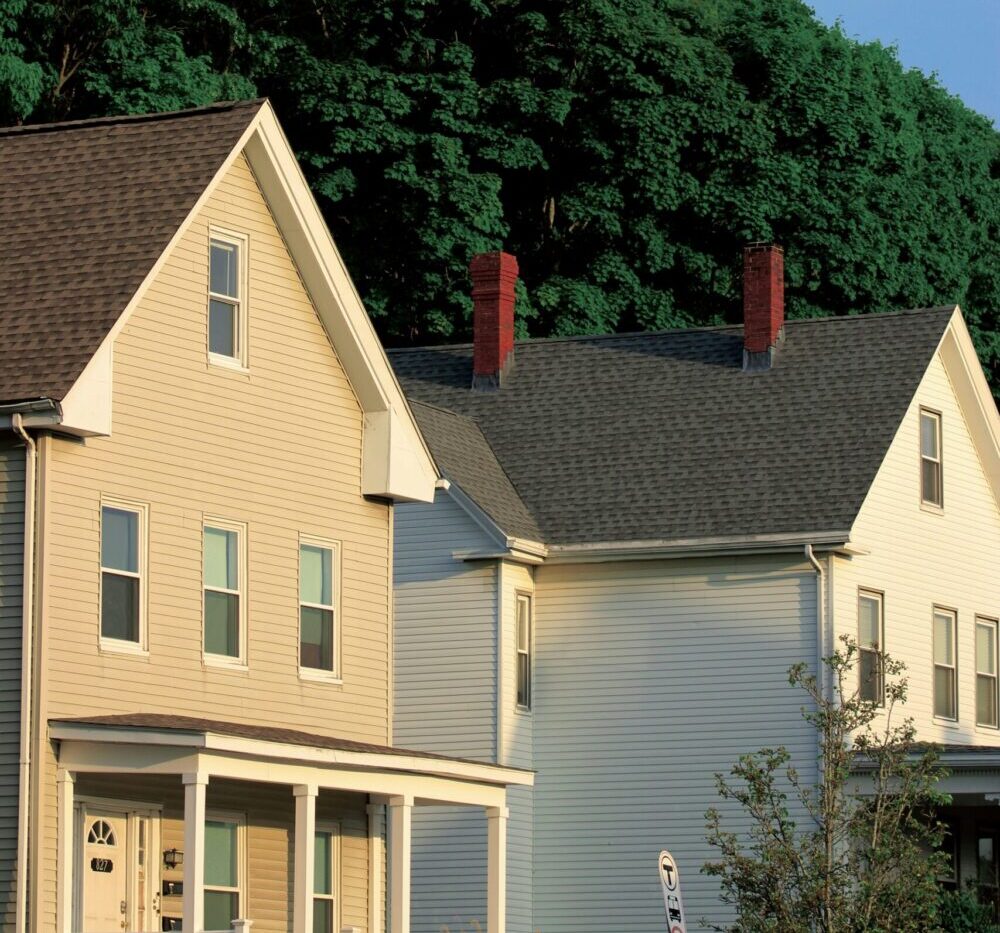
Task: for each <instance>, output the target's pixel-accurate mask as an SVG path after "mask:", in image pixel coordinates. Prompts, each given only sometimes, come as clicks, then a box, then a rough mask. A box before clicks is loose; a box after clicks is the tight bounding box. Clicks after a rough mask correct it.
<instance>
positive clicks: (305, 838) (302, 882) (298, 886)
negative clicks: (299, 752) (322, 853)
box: [292, 784, 319, 933]
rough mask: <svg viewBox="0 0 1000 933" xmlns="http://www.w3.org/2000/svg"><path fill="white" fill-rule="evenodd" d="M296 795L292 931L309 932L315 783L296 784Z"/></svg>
mask: <svg viewBox="0 0 1000 933" xmlns="http://www.w3.org/2000/svg"><path fill="white" fill-rule="evenodd" d="M292 793H293V794H294V795H295V865H294V867H293V869H292V875H293V878H294V889H293V898H294V899H293V901H292V929H293V931H294V933H312V928H313V883H314V875H315V871H316V864H315V863H316V795H317V794H318V793H319V789H318V788H317V786H316V785H315V784H297V785H296V786H295V787H293V788H292Z"/></svg>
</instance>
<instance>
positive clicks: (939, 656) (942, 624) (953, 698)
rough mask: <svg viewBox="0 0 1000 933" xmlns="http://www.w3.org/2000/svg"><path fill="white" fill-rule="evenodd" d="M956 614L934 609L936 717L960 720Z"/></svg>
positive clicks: (947, 610) (948, 610) (950, 611)
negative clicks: (956, 655) (956, 656)
mask: <svg viewBox="0 0 1000 933" xmlns="http://www.w3.org/2000/svg"><path fill="white" fill-rule="evenodd" d="M956 625H957V617H956V614H955V613H954V612H953V611H952V610H950V609H938V608H935V609H934V715H935V716H940V717H941V718H942V719H958V679H957V677H956V676H955V674H956V672H955V628H956Z"/></svg>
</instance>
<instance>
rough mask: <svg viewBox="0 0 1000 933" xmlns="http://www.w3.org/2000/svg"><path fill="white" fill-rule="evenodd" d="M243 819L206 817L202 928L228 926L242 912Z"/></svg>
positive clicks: (221, 928) (224, 928)
mask: <svg viewBox="0 0 1000 933" xmlns="http://www.w3.org/2000/svg"><path fill="white" fill-rule="evenodd" d="M242 829H243V821H242V820H241V819H240V818H237V817H225V818H210V819H207V820H205V929H206V930H228V929H230V928H231V927H232V923H233V921H234V920H238V919H240V917H241V916H242V914H241V908H242V903H241V901H242V898H243V878H242V874H243V859H242V854H241V851H240V848H241V845H242V835H243V833H242Z"/></svg>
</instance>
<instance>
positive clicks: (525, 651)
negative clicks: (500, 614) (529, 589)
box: [517, 593, 531, 709]
mask: <svg viewBox="0 0 1000 933" xmlns="http://www.w3.org/2000/svg"><path fill="white" fill-rule="evenodd" d="M517 705H518V706H520V707H521V708H522V709H531V597H530V596H528V595H526V594H524V593H518V595H517Z"/></svg>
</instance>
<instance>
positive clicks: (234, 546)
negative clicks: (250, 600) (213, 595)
mask: <svg viewBox="0 0 1000 933" xmlns="http://www.w3.org/2000/svg"><path fill="white" fill-rule="evenodd" d="M239 542H240V537H239V535H238V534H237V533H236V532H235V531H226V530H225V529H223V528H206V529H205V586H212V587H218V588H219V589H223V590H238V589H239V586H240V571H239V567H240V564H239Z"/></svg>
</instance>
